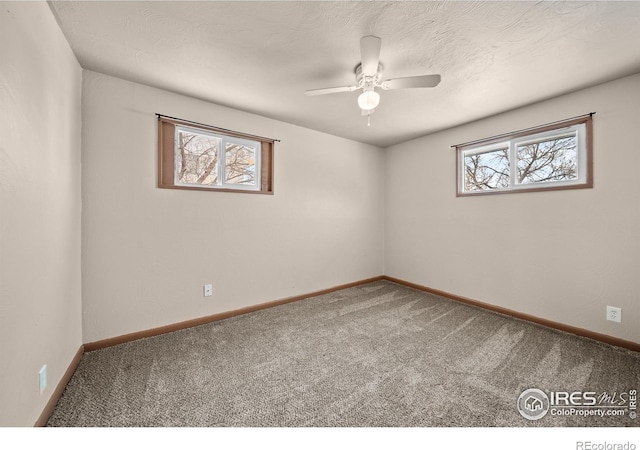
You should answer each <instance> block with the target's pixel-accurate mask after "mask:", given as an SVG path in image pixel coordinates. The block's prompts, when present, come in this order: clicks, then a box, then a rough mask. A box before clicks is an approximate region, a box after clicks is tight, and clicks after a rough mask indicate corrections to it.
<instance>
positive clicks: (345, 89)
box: [304, 86, 358, 95]
mask: <svg viewBox="0 0 640 450" xmlns="http://www.w3.org/2000/svg"><path fill="white" fill-rule="evenodd" d="M356 89H358V87H357V86H339V87H330V88H323V89H310V90H308V91H304V93H305V95H324V94H336V93H338V92H353V91H355V90H356Z"/></svg>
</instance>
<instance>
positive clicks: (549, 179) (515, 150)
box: [455, 115, 593, 196]
mask: <svg viewBox="0 0 640 450" xmlns="http://www.w3.org/2000/svg"><path fill="white" fill-rule="evenodd" d="M591 120H592V119H591V115H588V116H583V117H580V118H576V119H570V120H566V121H562V122H556V123H554V124H552V125H546V126H543V127H537V128H534V129H529V130H523V131H519V132H515V133H510V134H508V135H503V136H497V137H493V138H488V139H482V140H479V141H474V142H470V143H467V144H460V145H456V146H455V147H456V151H457V159H458V169H457V170H458V177H457V178H458V188H457V193H458V196H466V195H479V194H496V193H508V192H522V191H532V190H537V191H539V190H551V189H579V188H589V187H593V176H592V172H593V170H592V162H591V153H592V152H591Z"/></svg>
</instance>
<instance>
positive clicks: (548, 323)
mask: <svg viewBox="0 0 640 450" xmlns="http://www.w3.org/2000/svg"><path fill="white" fill-rule="evenodd" d="M382 279H383V280H386V281H390V282H392V283H396V284H400V285H402V286H407V287H410V288H412V289H417V290H419V291H423V292H428V293H430V294H434V295H438V296H440V297H445V298H448V299H450V300H455V301H457V302H461V303H465V304H467V305H472V306H477V307H479V308H482V309H486V310H489V311H493V312H497V313H500V314H504V315H507V316H511V317H515V318H517V319H522V320H526V321H527V322H533V323H537V324H538V325H543V326H545V327H548V328H554V329H556V330H560V331H565V332H567V333H571V334H575V335H578V336H582V337H586V338H589V339H593V340H595V341H599V342H604V343H606V344H609V345H614V346H616V347H622V348H626V349H628V350H633V351H635V352H640V344H638V343H637V342H633V341H627V340H624V339H620V338H617V337H614V336H609V335H607V334H601V333H596V332H595V331H590V330H586V329H584V328H578V327H574V326H572V325H567V324H564V323H560V322H554V321H553V320H547V319H543V318H540V317H537V316H532V315H530V314H525V313H522V312H518V311H514V310H512V309H508V308H503V307H501V306H496V305H492V304H489V303H484V302H480V301H478V300H473V299H470V298H467V297H461V296H459V295H455V294H451V293H449V292H445V291H441V290H439V289H433V288H430V287H427V286H422V285H419V284H416V283H411V282H409V281H404V280H401V279H398V278H393V277H389V276H386V275H383V276H382Z"/></svg>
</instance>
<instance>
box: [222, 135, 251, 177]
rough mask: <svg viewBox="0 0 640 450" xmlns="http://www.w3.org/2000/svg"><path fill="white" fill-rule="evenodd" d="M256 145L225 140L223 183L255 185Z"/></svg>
mask: <svg viewBox="0 0 640 450" xmlns="http://www.w3.org/2000/svg"><path fill="white" fill-rule="evenodd" d="M257 153H258V152H257V145H250V144H245V143H243V144H239V143H236V142H227V143H226V148H225V154H226V162H225V165H226V167H225V180H224V181H225V183H227V184H241V185H245V186H256V185H257V179H256V154H257Z"/></svg>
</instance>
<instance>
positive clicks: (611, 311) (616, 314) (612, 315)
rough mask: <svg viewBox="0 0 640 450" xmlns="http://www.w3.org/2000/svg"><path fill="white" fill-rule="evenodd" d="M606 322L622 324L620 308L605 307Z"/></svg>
mask: <svg viewBox="0 0 640 450" xmlns="http://www.w3.org/2000/svg"><path fill="white" fill-rule="evenodd" d="M607 320H610V321H611V322H618V323H620V322H622V308H616V307H615V306H607Z"/></svg>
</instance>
